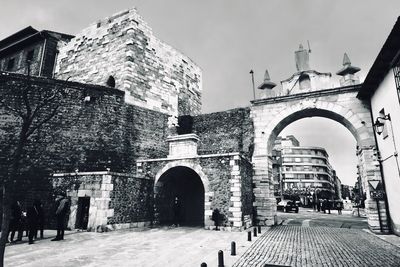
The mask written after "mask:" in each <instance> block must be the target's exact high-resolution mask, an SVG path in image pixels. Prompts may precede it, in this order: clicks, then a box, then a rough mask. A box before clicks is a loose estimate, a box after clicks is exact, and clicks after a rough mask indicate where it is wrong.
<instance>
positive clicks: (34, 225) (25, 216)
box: [8, 193, 69, 244]
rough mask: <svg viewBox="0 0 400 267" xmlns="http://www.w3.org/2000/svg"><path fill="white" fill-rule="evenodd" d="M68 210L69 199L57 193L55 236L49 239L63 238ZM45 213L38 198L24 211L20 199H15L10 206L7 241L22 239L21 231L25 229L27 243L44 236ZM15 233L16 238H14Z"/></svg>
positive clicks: (57, 239)
mask: <svg viewBox="0 0 400 267" xmlns="http://www.w3.org/2000/svg"><path fill="white" fill-rule="evenodd" d="M68 211H69V199H68V198H67V197H66V195H65V194H64V193H59V194H58V195H57V198H56V211H55V219H56V222H57V236H56V237H55V238H53V239H52V240H51V241H59V240H63V239H64V230H65V221H66V217H67V215H68ZM44 223H45V214H44V211H43V205H42V203H41V201H40V200H38V199H36V200H35V201H33V203H32V204H31V205H30V206H28V208H27V210H26V212H25V211H23V210H22V206H21V203H20V201H15V202H14V203H13V204H12V206H11V217H10V224H9V232H10V236H9V239H8V241H9V242H11V243H12V242H16V241H22V237H23V233H24V231H26V236H28V240H29V244H33V243H34V240H37V239H38V234H39V237H40V239H43V238H44ZM16 233H17V239H16V240H14V237H15V234H16Z"/></svg>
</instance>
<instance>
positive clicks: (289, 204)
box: [276, 200, 299, 213]
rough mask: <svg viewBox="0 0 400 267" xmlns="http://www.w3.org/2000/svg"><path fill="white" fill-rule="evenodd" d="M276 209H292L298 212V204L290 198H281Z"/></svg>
mask: <svg viewBox="0 0 400 267" xmlns="http://www.w3.org/2000/svg"><path fill="white" fill-rule="evenodd" d="M276 209H277V210H282V211H283V212H289V211H294V212H296V213H299V205H298V204H297V203H296V202H294V201H292V200H282V201H281V202H279V203H278V205H277V207H276Z"/></svg>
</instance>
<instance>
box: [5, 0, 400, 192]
mask: <svg viewBox="0 0 400 267" xmlns="http://www.w3.org/2000/svg"><path fill="white" fill-rule="evenodd" d="M131 7H136V8H137V9H138V12H139V13H140V14H141V15H142V17H143V18H144V20H145V21H146V22H147V23H148V24H149V25H150V27H152V28H153V32H154V34H155V35H156V36H157V37H158V38H160V39H161V40H163V41H165V42H167V43H168V44H170V45H172V46H173V47H175V48H176V49H178V50H179V51H181V52H183V53H184V54H186V55H187V56H189V57H190V58H191V59H192V60H194V61H195V62H196V63H197V64H198V65H199V66H200V67H201V68H202V70H203V112H204V113H210V112H215V111H222V110H227V109H232V108H236V107H246V106H249V105H250V102H249V101H250V100H252V98H253V92H252V85H251V77H250V74H249V71H250V70H251V69H252V70H254V75H255V83H256V85H258V84H260V83H261V82H262V80H263V76H264V72H265V69H268V71H269V74H270V76H271V79H272V81H274V82H275V83H277V84H279V83H280V81H281V80H284V79H286V78H288V77H290V76H291V75H292V74H293V73H294V72H295V71H296V68H295V62H294V51H295V50H297V48H298V47H299V44H300V43H302V44H303V45H304V46H305V47H306V46H307V41H309V42H310V46H311V50H312V52H311V54H310V65H311V68H312V69H315V70H317V71H320V72H331V73H332V74H334V73H335V72H336V71H338V70H339V69H341V67H342V60H343V54H344V53H345V52H347V53H348V55H349V57H350V59H351V62H352V64H353V65H354V66H357V67H360V68H361V71H360V72H359V76H360V79H361V80H364V78H365V76H366V74H367V73H368V70H369V68H370V67H371V65H372V63H373V61H374V60H375V58H376V56H377V54H378V52H379V50H380V48H381V47H382V45H383V43H384V41H385V40H386V38H387V36H388V34H389V32H390V30H391V29H392V27H393V25H394V23H395V21H396V19H397V17H398V16H399V15H400V12H399V11H400V1H399V0H385V1H377V0H352V1H349V0H335V1H333V0H247V1H244V0H201V1H198V0H168V1H167V0H154V1H152V0H131V1H128V0H113V1H100V0H79V1H78V0H57V1H54V0H35V1H32V0H13V1H6V0H0V39H3V38H5V37H7V36H9V35H11V34H13V33H14V32H16V31H18V30H20V29H22V28H24V27H26V26H28V25H31V26H33V27H34V28H36V29H38V30H42V29H46V30H54V31H59V32H64V33H69V34H77V33H78V32H79V31H80V30H81V29H83V28H85V27H87V26H88V25H90V24H91V23H93V22H95V21H97V20H99V19H102V18H104V17H107V16H110V15H112V14H114V13H116V12H118V11H121V10H125V9H128V8H131ZM333 76H335V75H333ZM282 134H283V135H286V134H294V135H295V136H296V137H297V138H298V139H299V140H300V142H301V145H317V146H322V147H325V148H326V149H327V151H328V153H329V155H330V158H331V164H332V165H333V167H334V168H335V169H336V170H337V173H338V176H339V178H341V180H342V183H344V184H354V182H355V178H356V176H355V175H356V174H355V173H356V160H357V159H356V156H355V146H356V144H355V140H354V137H353V136H352V135H351V134H350V133H349V131H347V129H346V128H344V127H343V126H342V125H340V124H338V123H336V122H333V121H329V120H327V119H320V118H311V119H302V120H299V121H297V122H294V123H292V124H291V125H289V126H288V127H287V128H285V129H284V130H283V132H282ZM338 144H341V145H340V146H338ZM342 144H346V146H344V145H342Z"/></svg>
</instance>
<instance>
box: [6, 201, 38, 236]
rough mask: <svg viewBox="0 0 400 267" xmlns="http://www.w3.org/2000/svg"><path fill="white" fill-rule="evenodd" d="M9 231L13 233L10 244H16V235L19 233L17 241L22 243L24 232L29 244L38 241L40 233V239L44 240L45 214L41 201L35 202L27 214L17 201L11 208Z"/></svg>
mask: <svg viewBox="0 0 400 267" xmlns="http://www.w3.org/2000/svg"><path fill="white" fill-rule="evenodd" d="M9 229H10V232H11V236H10V238H9V242H14V237H15V233H18V236H17V239H16V240H15V241H21V240H22V236H23V232H24V230H25V231H26V235H27V236H28V238H29V244H33V240H34V239H37V237H38V232H40V238H43V229H44V213H43V207H42V203H41V202H40V200H35V201H33V204H32V205H31V206H29V207H28V209H27V211H26V212H25V211H23V210H22V206H21V203H20V202H19V201H15V202H14V203H13V204H12V206H11V218H10V225H9Z"/></svg>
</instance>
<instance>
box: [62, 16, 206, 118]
mask: <svg viewBox="0 0 400 267" xmlns="http://www.w3.org/2000/svg"><path fill="white" fill-rule="evenodd" d="M110 76H112V77H113V78H114V79H115V81H116V88H119V89H121V90H123V91H125V92H126V94H125V100H126V102H128V103H131V104H134V105H137V106H140V107H145V108H149V109H152V110H156V111H160V112H163V113H167V114H172V115H178V114H179V115H185V114H190V115H196V114H199V113H200V112H201V91H202V83H201V78H202V72H201V70H200V68H199V67H198V66H197V65H196V64H195V63H194V62H193V61H192V60H191V59H190V58H188V57H186V56H184V55H183V54H182V53H180V52H178V51H177V50H175V49H174V48H172V47H171V46H169V45H168V44H166V43H164V42H162V41H161V40H159V39H158V38H157V37H155V36H154V35H153V32H152V29H151V28H150V27H149V26H148V25H147V24H146V22H145V21H144V20H143V19H142V18H141V17H140V15H139V14H138V13H137V12H136V10H135V9H131V10H127V11H123V12H120V13H117V14H115V15H113V16H111V17H108V18H106V19H103V20H99V21H98V22H96V23H94V24H92V25H91V26H89V27H88V28H86V29H83V30H82V31H81V32H80V33H79V34H77V35H76V37H75V38H74V39H72V40H71V42H69V43H68V44H67V45H66V46H65V47H62V48H61V49H60V53H59V57H58V60H57V67H56V77H58V78H60V79H67V78H68V77H71V80H74V81H78V82H84V83H91V84H99V85H106V81H107V80H108V78H109V77H110Z"/></svg>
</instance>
